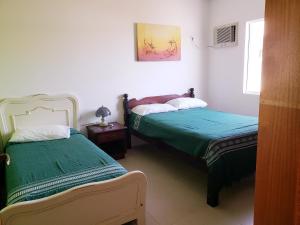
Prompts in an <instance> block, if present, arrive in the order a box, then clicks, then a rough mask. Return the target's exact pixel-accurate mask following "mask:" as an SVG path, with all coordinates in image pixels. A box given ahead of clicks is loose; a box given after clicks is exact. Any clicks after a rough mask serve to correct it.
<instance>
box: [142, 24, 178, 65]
mask: <svg viewBox="0 0 300 225" xmlns="http://www.w3.org/2000/svg"><path fill="white" fill-rule="evenodd" d="M137 59H138V61H178V60H180V59H181V34H180V27H177V26H166V25H157V24H145V23H138V24H137Z"/></svg>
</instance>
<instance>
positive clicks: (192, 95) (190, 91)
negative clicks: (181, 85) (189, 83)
mask: <svg viewBox="0 0 300 225" xmlns="http://www.w3.org/2000/svg"><path fill="white" fill-rule="evenodd" d="M189 93H190V97H191V98H195V93H194V88H190V89H189Z"/></svg>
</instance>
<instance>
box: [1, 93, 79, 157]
mask: <svg viewBox="0 0 300 225" xmlns="http://www.w3.org/2000/svg"><path fill="white" fill-rule="evenodd" d="M39 125H67V126H70V127H72V128H75V129H78V102H77V99H76V98H75V97H74V96H71V95H57V96H50V95H32V96H28V97H23V98H7V99H2V100H1V101H0V133H1V142H0V152H2V151H3V148H4V146H5V145H6V143H7V141H8V140H9V138H10V137H11V135H12V133H13V132H14V131H15V130H16V129H17V128H26V127H30V126H39Z"/></svg>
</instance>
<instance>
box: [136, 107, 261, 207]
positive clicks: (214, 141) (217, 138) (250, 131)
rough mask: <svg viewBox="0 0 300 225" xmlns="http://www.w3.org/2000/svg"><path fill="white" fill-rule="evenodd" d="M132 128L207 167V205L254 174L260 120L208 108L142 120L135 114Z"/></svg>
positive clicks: (141, 117)
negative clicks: (238, 181) (234, 182)
mask: <svg viewBox="0 0 300 225" xmlns="http://www.w3.org/2000/svg"><path fill="white" fill-rule="evenodd" d="M130 128H131V129H133V130H136V131H137V132H138V133H140V134H143V135H144V136H148V137H151V138H156V139H158V140H161V141H163V142H165V143H167V144H168V145H171V146H173V147H174V148H176V149H178V150H180V151H183V152H185V153H187V154H189V155H191V156H193V157H195V158H196V159H197V158H199V159H200V158H201V159H203V160H204V161H205V162H206V164H207V167H208V181H207V203H208V204H210V205H211V206H216V205H217V204H218V194H219V191H220V190H221V188H222V187H223V186H224V185H226V184H230V183H232V182H233V181H236V180H239V179H241V178H242V177H244V176H247V175H249V174H251V173H253V172H254V171H255V164H256V146H257V128H258V120H257V117H250V116H242V115H236V114H231V113H224V112H219V111H215V110H211V109H208V108H194V109H186V110H179V111H175V112H166V113H156V114H149V115H146V116H139V115H137V114H134V113H132V114H131V116H130Z"/></svg>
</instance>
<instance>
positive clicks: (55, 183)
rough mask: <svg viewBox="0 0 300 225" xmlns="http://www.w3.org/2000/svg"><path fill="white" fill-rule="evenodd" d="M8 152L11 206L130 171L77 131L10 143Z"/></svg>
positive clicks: (8, 195) (8, 185)
mask: <svg viewBox="0 0 300 225" xmlns="http://www.w3.org/2000/svg"><path fill="white" fill-rule="evenodd" d="M6 153H8V154H9V156H10V158H11V164H10V165H9V166H6V170H5V175H6V192H7V205H9V204H13V203H16V202H20V201H28V200H34V199H38V198H42V197H46V196H49V195H52V194H55V193H58V192H61V191H64V190H66V189H69V188H71V187H74V186H77V185H80V184H84V183H88V182H96V181H103V180H107V179H111V178H115V177H118V176H121V175H123V174H125V173H126V172H127V171H126V170H125V169H124V168H123V167H122V166H121V165H120V164H118V163H117V162H116V161H115V160H114V159H112V158H111V157H110V156H108V155H107V154H106V153H105V152H103V151H102V150H100V149H99V148H98V147H97V146H95V145H94V144H93V143H92V142H90V141H89V140H88V139H87V138H85V137H84V136H83V135H82V134H80V133H79V132H76V131H75V130H72V132H71V137H70V138H69V139H60V140H52V141H40V142H30V143H21V144H17V143H16V144H9V145H8V146H7V147H6Z"/></svg>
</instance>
